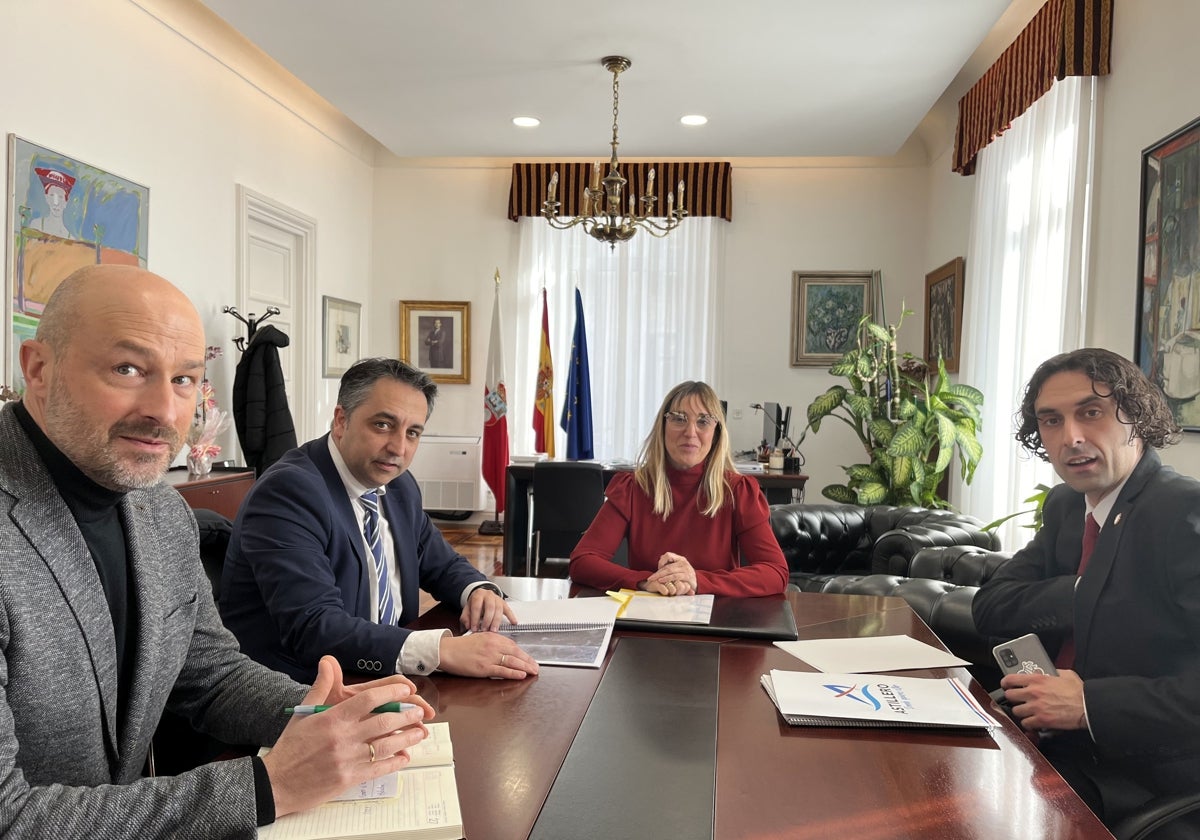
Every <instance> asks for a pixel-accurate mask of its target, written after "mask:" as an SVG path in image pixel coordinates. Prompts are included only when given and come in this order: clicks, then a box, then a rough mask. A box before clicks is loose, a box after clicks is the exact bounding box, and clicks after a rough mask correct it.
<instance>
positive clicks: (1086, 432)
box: [973, 348, 1200, 836]
mask: <svg viewBox="0 0 1200 840" xmlns="http://www.w3.org/2000/svg"><path fill="white" fill-rule="evenodd" d="M1020 423H1021V427H1020V429H1019V431H1018V432H1017V440H1018V441H1020V442H1021V444H1022V445H1023V446H1024V447H1025V448H1026V449H1027V450H1028V451H1029V452H1031V453H1032V454H1035V455H1038V456H1040V457H1041V458H1043V459H1045V460H1047V461H1049V462H1050V463H1051V464H1052V465H1053V466H1054V470H1055V472H1057V473H1058V475H1059V477H1060V478H1062V480H1063V482H1064V483H1063V484H1061V485H1059V486H1057V487H1055V488H1054V489H1053V490H1052V491H1051V492H1050V494H1049V496H1048V497H1047V499H1046V505H1045V509H1044V518H1043V526H1042V528H1041V529H1040V530H1039V531H1038V533H1037V535H1036V536H1035V537H1034V539H1033V541H1032V542H1031V543H1029V545H1027V546H1026V547H1025V548H1023V549H1021V550H1020V551H1018V552H1017V553H1016V554H1015V555H1014V556H1013V558H1012V560H1010V561H1009V562H1008V563H1006V564H1004V565H1003V566H1002V567H1001V568H1000V570H999V571H998V572H997V573H996V575H995V576H994V577H993V578H992V579H991V580H989V581H988V582H987V583H985V584H984V585H983V587H982V588H981V589H980V590H979V592H978V593H977V594H976V596H975V598H974V603H973V613H974V617H975V622H976V624H977V626H978V628H979V630H980V631H981V632H983V633H985V634H987V635H990V636H998V637H1001V638H1013V637H1015V636H1021V635H1024V634H1025V633H1037V634H1038V636H1040V637H1041V639H1042V641H1043V642H1045V644H1046V646H1047V648H1048V649H1049V650H1050V651H1051V652H1057V656H1056V664H1057V665H1058V667H1059V675H1058V676H1047V675H1045V674H1040V673H1039V674H1010V675H1009V676H1006V677H1005V678H1004V679H1003V680H1002V681H1001V683H1000V685H1001V686H1002V687H1003V688H1004V689H1005V695H1006V699H1007V700H1008V701H1009V702H1010V703H1012V705H1013V714H1014V716H1015V717H1016V718H1017V719H1018V720H1019V721H1020V722H1021V724H1022V725H1023V726H1024V727H1025V728H1027V729H1030V730H1037V731H1040V732H1041V733H1042V737H1041V739H1040V743H1039V746H1040V748H1041V749H1042V751H1043V752H1044V753H1045V755H1046V757H1047V758H1048V759H1050V761H1051V763H1053V764H1054V766H1055V767H1056V768H1057V769H1058V771H1059V772H1060V773H1061V774H1062V775H1063V777H1064V778H1065V779H1066V780H1067V781H1068V782H1070V783H1071V786H1072V787H1074V788H1075V790H1076V791H1077V792H1078V793H1079V795H1080V796H1081V797H1082V798H1083V800H1084V801H1085V802H1087V803H1088V805H1089V807H1091V808H1092V810H1094V811H1095V812H1096V813H1097V815H1099V816H1100V817H1101V818H1102V819H1104V821H1105V822H1106V823H1108V824H1109V825H1110V826H1112V825H1114V824H1115V823H1116V822H1117V821H1118V820H1120V819H1121V818H1122V817H1123V816H1125V815H1126V814H1128V813H1129V812H1130V811H1132V810H1136V808H1137V806H1139V805H1141V804H1143V803H1144V802H1146V801H1147V800H1149V799H1151V798H1152V797H1155V796H1161V795H1169V794H1178V793H1185V792H1194V791H1195V790H1197V789H1200V715H1198V714H1197V713H1196V702H1197V698H1200V482H1198V481H1196V480H1195V479H1193V478H1189V477H1187V476H1182V475H1179V474H1178V473H1176V472H1175V471H1174V470H1173V469H1171V468H1170V467H1166V466H1163V464H1162V461H1160V460H1159V457H1158V453H1157V452H1156V451H1155V450H1156V449H1159V448H1162V447H1163V446H1166V445H1167V444H1170V443H1174V442H1175V441H1176V440H1178V437H1179V426H1178V424H1177V423H1176V422H1175V419H1174V417H1173V416H1172V414H1171V410H1170V407H1169V406H1168V405H1167V402H1166V400H1165V398H1164V397H1163V394H1162V392H1161V391H1160V390H1159V389H1158V388H1156V387H1155V386H1154V385H1153V384H1152V383H1151V382H1150V381H1149V380H1148V379H1147V378H1146V377H1145V376H1144V375H1143V374H1142V372H1141V370H1139V369H1138V367H1137V366H1136V365H1134V364H1133V363H1132V362H1130V361H1128V360H1127V359H1124V358H1122V357H1121V356H1118V355H1117V354H1115V353H1112V352H1109V351H1107V350H1099V349H1093V348H1087V349H1083V350H1076V351H1073V352H1071V353H1064V354H1062V355H1059V356H1055V357H1054V358H1052V359H1050V360H1048V361H1046V362H1044V363H1043V364H1042V365H1041V366H1040V367H1039V368H1038V370H1037V371H1036V372H1035V373H1034V375H1033V377H1032V379H1031V380H1030V382H1029V385H1028V386H1027V387H1026V390H1025V396H1024V399H1023V401H1022V404H1021V413H1020ZM1089 520H1091V521H1089ZM1089 531H1090V532H1091V533H1090V534H1088V532H1089ZM1085 535H1086V539H1085ZM1085 556H1086V559H1085ZM1156 836H1157V835H1156ZM1188 836H1196V835H1194V834H1189V835H1188Z"/></svg>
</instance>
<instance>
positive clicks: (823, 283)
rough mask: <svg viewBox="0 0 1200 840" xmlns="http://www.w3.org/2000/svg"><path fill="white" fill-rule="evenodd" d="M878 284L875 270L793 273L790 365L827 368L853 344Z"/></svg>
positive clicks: (871, 305)
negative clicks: (859, 324) (860, 322)
mask: <svg viewBox="0 0 1200 840" xmlns="http://www.w3.org/2000/svg"><path fill="white" fill-rule="evenodd" d="M878 284H879V272H878V271H794V272H792V336H791V348H792V353H791V363H792V367H827V366H829V365H831V364H833V363H834V362H836V361H837V360H838V359H840V358H841V357H842V354H844V353H845V352H846V351H847V350H849V349H850V348H851V347H853V346H854V342H855V341H856V340H857V338H858V322H859V321H860V320H862V317H863V316H864V315H867V314H869V313H871V312H872V311H873V308H874V299H873V295H874V289H875V288H876V287H877V286H878Z"/></svg>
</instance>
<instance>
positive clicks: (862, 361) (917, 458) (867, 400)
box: [808, 309, 983, 508]
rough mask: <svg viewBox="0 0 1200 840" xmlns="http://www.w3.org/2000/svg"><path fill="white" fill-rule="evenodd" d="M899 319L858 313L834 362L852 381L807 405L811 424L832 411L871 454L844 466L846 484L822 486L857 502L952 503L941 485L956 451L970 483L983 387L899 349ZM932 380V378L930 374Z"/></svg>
mask: <svg viewBox="0 0 1200 840" xmlns="http://www.w3.org/2000/svg"><path fill="white" fill-rule="evenodd" d="M911 314H912V311H911V310H908V309H906V310H904V311H902V312H901V313H900V319H899V320H898V321H897V322H896V323H895V324H887V325H882V324H877V323H875V322H874V321H873V320H872V319H871V318H870V316H863V318H862V320H861V321H859V328H858V339H857V341H856V343H855V346H854V347H852V348H851V349H850V350H848V351H847V352H846V353H845V354H844V355H843V356H842V358H841V359H839V360H838V361H836V362H834V363H833V365H831V366H830V368H829V372H830V373H831V374H833V375H834V376H841V377H845V379H846V380H847V382H848V384H847V385H834V386H833V387H832V388H830V389H829V390H828V391H826V392H825V393H824V394H822V395H821V396H819V397H817V398H816V399H815V400H813V401H812V403H811V404H810V405H809V406H808V427H809V428H811V429H812V430H813V432H814V433H815V432H819V431H820V428H821V422H822V421H823V420H825V418H827V417H834V418H837V419H838V420H840V421H842V422H843V423H845V424H846V425H847V426H849V427H850V428H851V429H853V430H854V433H855V435H857V436H858V439H859V440H860V441H861V442H862V445H863V449H864V450H865V451H866V454H867V461H866V462H865V463H861V464H853V465H851V466H848V467H844V468H843V469H845V471H846V475H847V478H848V480H847V482H846V483H845V484H831V485H829V486H828V487H825V488H824V489H823V490H822V491H821V492H822V494H823V495H824V496H825V497H826V498H828V499H832V500H833V501H835V502H845V503H850V504H860V505H878V504H892V505H919V506H921V507H927V508H947V507H950V504H949V502H947V501H946V500H945V499H944V498H942V496H941V495H940V493H939V489H938V488H939V486H940V485H941V483H942V479H943V478H944V477H945V475H946V471H947V469H948V468H949V467H950V463H951V461H952V460H953V457H954V455H955V454H956V453H957V454H958V458H959V464H960V467H961V474H962V478H963V481H965V482H966V483H968V484H970V483H971V479H972V478H974V476H975V467H976V466H977V465H978V464H979V459H980V458H981V457H982V456H983V446H982V445H981V444H980V443H979V439H978V437H977V430H978V429H979V425H980V415H979V407H980V406H981V405H982V404H983V394H982V393H981V392H980V391H979V390H978V389H976V388H972V387H971V386H970V385H962V384H955V383H952V382H950V380H949V378H948V377H947V376H946V366H945V364H944V363H943V362H942V360H941V358H940V357H939V358H938V369H937V372H936V374H934V373H932V372H931V371H929V370H928V368H927V366H926V365H925V363H924V362H923V361H921V360H920V359H917V358H916V357H914V356H913V355H912V354H911V353H905V354H903V355H902V354H900V353H899V352H898V351H897V349H896V333H897V332H898V331H899V329H900V327H901V325H902V324H903V323H904V319H905V317H906V316H909V315H911ZM931 380H932V381H931Z"/></svg>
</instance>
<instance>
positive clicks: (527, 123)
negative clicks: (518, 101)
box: [513, 117, 542, 128]
mask: <svg viewBox="0 0 1200 840" xmlns="http://www.w3.org/2000/svg"><path fill="white" fill-rule="evenodd" d="M541 124H542V121H541V120H539V119H538V118H537V117H513V125H515V126H520V127H521V128H535V127H537V126H539V125H541Z"/></svg>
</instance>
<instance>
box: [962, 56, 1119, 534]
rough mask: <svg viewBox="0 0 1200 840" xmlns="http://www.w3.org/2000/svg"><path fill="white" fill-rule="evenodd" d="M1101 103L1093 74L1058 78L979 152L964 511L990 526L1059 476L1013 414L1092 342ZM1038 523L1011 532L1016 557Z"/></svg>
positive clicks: (967, 333) (967, 326)
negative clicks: (1089, 317)
mask: <svg viewBox="0 0 1200 840" xmlns="http://www.w3.org/2000/svg"><path fill="white" fill-rule="evenodd" d="M1095 96H1096V84H1095V80H1094V78H1092V77H1079V76H1073V77H1068V78H1066V79H1064V80H1062V81H1060V82H1057V83H1055V84H1054V86H1053V87H1051V88H1050V90H1049V92H1047V93H1046V95H1045V96H1043V97H1042V98H1041V99H1039V100H1038V101H1037V102H1036V103H1034V105H1033V106H1032V107H1031V108H1030V109H1029V110H1028V111H1026V112H1025V113H1024V114H1022V115H1021V116H1020V117H1018V118H1017V119H1015V120H1014V121H1013V123H1012V127H1011V128H1009V130H1008V131H1007V132H1005V133H1004V134H1003V135H1001V136H1000V137H999V138H997V139H996V140H994V141H993V142H992V143H991V144H990V145H989V146H987V148H985V149H984V150H983V151H982V152H980V154H979V157H978V163H977V166H976V174H975V179H976V185H975V206H974V210H973V212H972V214H971V235H970V243H969V246H968V250H967V277H966V293H965V296H966V301H965V305H966V308H965V311H964V316H965V317H964V318H963V321H964V324H963V336H964V341H963V348H964V349H963V366H962V368H961V372H960V378H961V381H963V382H966V383H969V384H971V385H974V386H976V387H978V388H979V389H981V390H982V391H983V393H984V397H985V400H986V402H985V405H984V427H983V431H982V434H981V435H980V440H981V442H982V443H983V448H984V457H983V459H982V460H981V461H980V464H979V468H978V469H977V470H976V472H975V480H974V483H973V484H972V485H971V486H969V487H968V486H963V487H962V488H961V505H960V507H961V509H962V510H963V511H964V512H966V513H969V514H971V515H973V516H977V517H979V518H980V519H983V520H984V521H985V522H988V521H991V520H993V519H998V518H1000V517H1001V516H1004V515H1006V514H1008V513H1012V512H1015V511H1018V510H1023V509H1025V508H1028V507H1030V505H1027V504H1023V500H1024V499H1026V498H1028V497H1029V496H1031V495H1032V494H1033V493H1034V492H1036V491H1035V488H1036V486H1037V484H1039V483H1045V484H1053V483H1054V482H1055V481H1057V478H1056V477H1055V475H1054V471H1053V470H1052V469H1051V468H1050V467H1049V465H1047V464H1045V463H1044V462H1043V461H1041V460H1040V459H1037V458H1033V457H1031V456H1029V455H1027V454H1025V452H1024V450H1022V449H1021V448H1020V447H1019V446H1018V444H1017V443H1016V441H1015V440H1014V439H1013V432H1014V431H1015V428H1016V427H1015V425H1014V420H1013V416H1014V414H1015V412H1016V411H1017V409H1018V408H1019V406H1020V401H1021V397H1022V394H1023V389H1024V385H1025V383H1026V382H1027V381H1028V380H1029V377H1030V376H1031V375H1032V374H1033V371H1034V370H1035V369H1036V368H1037V366H1038V365H1039V364H1040V363H1041V362H1043V361H1044V360H1046V359H1047V358H1049V357H1050V356H1053V355H1055V354H1057V353H1060V352H1063V351H1066V350H1073V349H1076V348H1078V347H1079V346H1080V344H1081V342H1082V340H1083V319H1084V311H1085V307H1084V302H1085V297H1086V278H1087V264H1086V259H1087V253H1088V227H1089V223H1090V219H1089V206H1090V202H1091V186H1092V171H1093V157H1094V155H1093V138H1094V136H1095V107H1096V103H1095ZM1030 521H1031V520H1030V519H1029V518H1028V517H1024V518H1022V519H1021V520H1020V521H1019V522H1015V523H1014V522H1010V523H1008V524H1006V526H1004V528H1002V529H1001V531H1000V539H1001V542H1002V544H1003V546H1004V548H1005V549H1006V550H1016V549H1017V548H1020V547H1021V546H1023V545H1024V544H1025V543H1026V542H1028V541H1029V539H1030V538H1031V536H1032V532H1030V531H1029V530H1027V529H1025V528H1022V527H1021V526H1022V525H1027V524H1029V522H1030Z"/></svg>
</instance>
